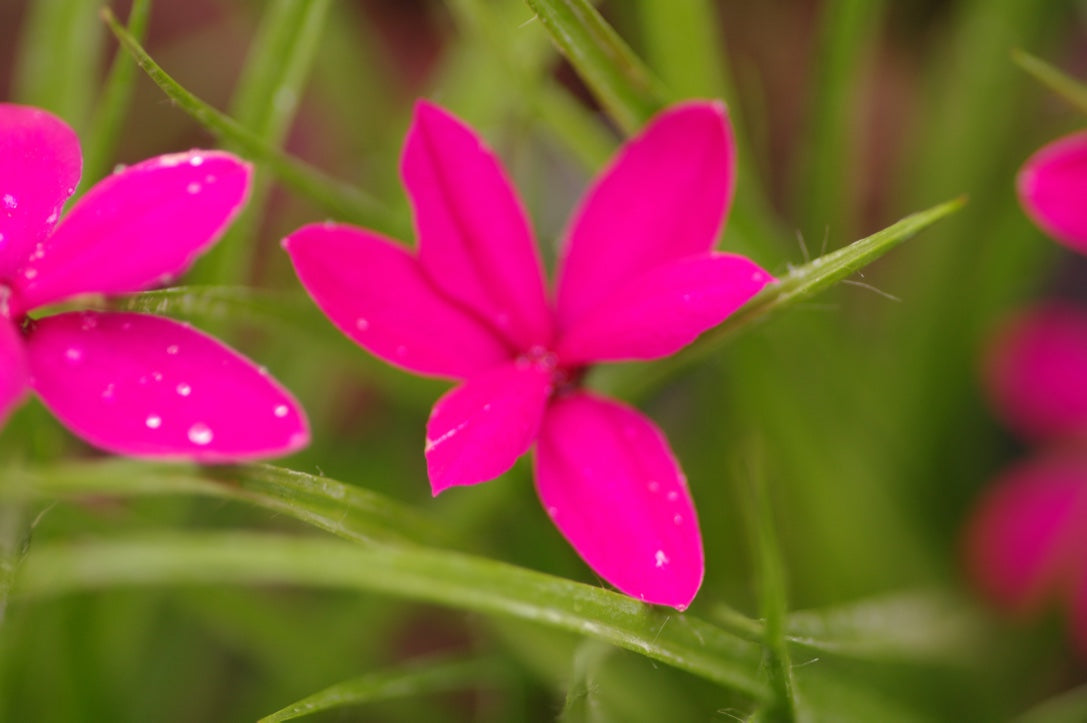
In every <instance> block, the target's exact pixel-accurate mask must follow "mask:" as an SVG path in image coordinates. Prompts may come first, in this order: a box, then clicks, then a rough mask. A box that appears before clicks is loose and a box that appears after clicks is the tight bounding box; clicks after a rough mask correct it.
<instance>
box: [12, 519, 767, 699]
mask: <svg viewBox="0 0 1087 723" xmlns="http://www.w3.org/2000/svg"><path fill="white" fill-rule="evenodd" d="M179 584H199V585H221V584H284V585H297V586H303V587H315V588H331V589H347V590H359V591H366V592H372V593H378V594H384V595H392V596H395V597H401V598H406V599H410V600H416V601H421V602H429V603H435V604H439V605H445V606H448V607H452V608H456V609H460V610H468V611H473V612H478V613H483V614H489V615H499V616H504V617H511V618H516V619H521V620H526V621H529V622H534V623H538V624H540V625H544V626H547V627H551V628H555V629H559V630H566V631H569V632H574V633H578V634H580V635H584V636H586V637H589V638H593V639H596V640H601V641H604V642H607V643H610V644H612V645H616V646H618V647H621V648H625V649H627V650H631V651H634V652H636V653H639V654H640V655H644V656H646V657H648V658H651V659H653V660H657V661H659V662H662V663H666V664H668V665H671V666H674V667H677V668H679V669H681V670H686V671H688V672H690V673H693V674H695V675H697V676H700V677H703V678H706V679H708V680H711V681H714V682H716V683H718V684H720V685H722V686H725V687H728V688H730V689H733V690H735V691H737V692H739V693H742V694H744V695H746V696H748V697H750V698H753V699H756V700H762V699H765V698H766V697H767V690H766V686H765V684H764V683H762V682H761V681H760V680H758V678H757V677H756V676H755V674H754V672H753V671H755V669H756V668H757V667H758V657H759V649H758V647H757V646H755V645H752V644H751V643H749V642H746V641H743V640H740V639H738V638H736V637H734V636H732V635H729V634H727V633H725V632H724V631H722V630H720V629H719V628H716V627H714V626H712V625H709V624H708V623H705V622H703V621H701V620H699V619H697V618H694V617H691V616H688V615H679V614H678V613H675V612H666V611H664V610H660V609H656V608H653V607H651V606H649V605H645V604H643V603H640V602H638V601H636V600H633V599H631V598H629V597H627V596H625V595H621V594H619V593H614V592H610V591H607V590H603V589H601V588H600V587H598V586H595V585H583V584H581V583H576V582H571V581H569V580H563V579H560V578H555V577H551V576H549V575H544V574H542V573H538V572H534V571H531V570H525V569H522V568H518V567H514V566H511V565H507V564H505V563H500V562H494V561H492V560H486V559H481V558H475V557H470V556H467V555H462V554H457V553H450V552H444V551H438V550H430V549H423V548H417V547H360V546H359V545H357V544H353V543H349V542H342V541H338V540H324V539H314V538H308V537H299V536H281V535H268V534H249V533H224V534H208V533H199V534H196V533H190V534H170V535H163V536H146V537H134V538H128V539H112V540H98V541H90V540H79V541H77V542H61V543H42V544H39V545H37V546H36V547H35V548H34V550H33V553H32V554H31V555H29V556H28V557H27V558H26V560H25V561H24V563H23V565H22V566H21V567H20V569H19V571H18V574H17V578H16V588H15V590H16V593H17V594H18V595H22V596H26V597H31V598H36V597H47V596H56V595H63V594H67V593H72V592H76V591H79V590H89V589H101V588H116V587H119V586H126V585H127V586H131V585H137V586H146V585H179ZM673 617H678V618H680V619H679V620H674V621H673V622H672V624H671V625H666V624H663V623H664V622H667V620H668V619H670V618H673Z"/></svg>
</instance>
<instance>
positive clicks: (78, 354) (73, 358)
mask: <svg viewBox="0 0 1087 723" xmlns="http://www.w3.org/2000/svg"><path fill="white" fill-rule="evenodd" d="M64 358H65V359H67V360H68V363H69V364H78V363H79V362H81V361H83V350H82V349H77V348H76V347H74V346H70V347H68V348H67V349H66V350H65V351H64Z"/></svg>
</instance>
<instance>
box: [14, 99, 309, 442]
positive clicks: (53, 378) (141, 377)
mask: <svg viewBox="0 0 1087 723" xmlns="http://www.w3.org/2000/svg"><path fill="white" fill-rule="evenodd" d="M80 170H81V156H80V152H79V142H78V140H77V138H76V137H75V134H74V133H73V132H72V130H71V129H70V128H68V126H67V125H65V124H64V123H63V122H62V121H60V120H59V119H57V118H56V117H54V116H52V115H50V114H49V113H46V112H45V111H42V110H39V109H36V108H30V107H24V106H17V105H9V104H0V421H2V420H3V419H4V418H6V416H7V414H8V413H9V412H10V411H11V409H12V408H13V407H14V406H15V405H16V404H18V403H19V401H20V400H21V399H22V398H23V397H24V396H25V395H26V393H27V392H28V391H33V392H35V393H36V394H37V395H38V396H39V397H40V398H41V400H42V401H43V402H44V403H45V405H46V406H47V407H49V409H50V410H52V412H53V413H54V414H55V415H56V416H57V417H58V418H59V419H60V420H61V421H62V422H63V423H64V424H65V425H66V426H67V427H68V428H69V429H71V430H72V431H73V432H75V433H76V434H78V435H79V436H80V437H82V438H83V439H85V440H86V441H88V442H90V443H91V444H93V445H95V446H98V447H101V448H102V449H105V450H109V451H111V452H117V453H120V454H128V455H135V456H146V457H170V458H186V459H194V460H198V461H202V462H228V461H238V460H244V459H252V458H258V457H266V456H271V455H278V454H285V453H287V452H291V451H294V450H296V449H299V448H300V447H302V446H304V445H305V444H306V443H307V442H308V438H309V432H308V428H307V423H306V420H305V417H304V414H303V412H302V410H301V408H300V407H299V406H298V404H297V402H296V401H295V400H294V399H293V398H292V397H291V395H290V394H289V393H288V392H287V391H286V390H285V389H283V388H282V387H281V386H280V385H279V384H278V383H277V382H275V381H274V380H272V379H271V378H269V377H268V376H267V375H266V374H265V373H264V372H263V371H262V370H261V369H259V368H258V367H256V366H255V365H254V364H253V363H252V362H250V361H248V360H247V359H245V358H244V357H242V356H240V355H239V354H237V353H236V352H234V351H232V350H231V349H229V348H227V347H226V346H224V345H223V344H221V343H219V342H218V341H216V340H215V339H213V338H211V337H209V336H207V335H205V334H202V333H200V332H198V331H196V330H194V329H192V328H190V327H189V326H188V325H186V324H181V323H178V322H175V321H171V320H169V319H164V318H159V317H155V316H149V315H145V314H134V313H101V312H91V311H85V312H67V313H61V314H55V315H51V316H44V317H40V318H38V317H31V316H30V315H29V312H31V311H33V310H36V309H40V308H42V307H46V306H48V305H50V304H54V303H56V302H60V301H66V300H69V299H72V298H74V297H78V296H79V295H82V294H88V293H93V294H116V293H123V292H133V291H139V290H142V289H146V288H148V287H150V286H153V285H156V284H158V283H160V282H161V281H162V280H163V279H164V278H169V277H171V276H173V275H175V274H178V273H181V272H182V271H184V270H185V269H186V268H188V266H189V265H190V264H191V263H192V262H193V260H194V259H195V258H196V256H197V255H199V254H200V253H201V252H202V251H204V250H206V249H207V248H208V247H209V246H210V245H211V244H212V243H214V242H215V240H216V239H217V238H218V236H219V235H220V234H221V233H222V231H223V230H224V229H225V228H226V227H227V225H228V224H229V223H230V221H231V220H232V219H233V218H234V216H235V215H236V214H237V212H238V211H239V210H240V208H241V206H242V204H243V203H244V201H245V198H246V194H247V193H248V189H249V181H250V170H249V167H248V166H247V165H246V164H245V163H242V162H241V161H240V160H238V159H237V158H235V157H234V156H231V155H229V154H226V153H221V152H207V151H190V152H188V153H180V154H176V155H168V156H159V157H157V158H152V159H150V160H147V161H144V162H142V163H139V164H137V165H134V166H131V167H130V168H127V169H125V170H123V171H122V172H120V173H116V174H114V175H113V176H110V177H109V178H107V179H105V180H104V181H102V182H101V183H99V184H97V185H96V186H94V187H93V188H92V189H90V190H89V191H88V192H87V193H86V195H85V196H83V197H82V198H81V199H80V200H79V201H78V202H77V203H76V204H75V205H74V206H73V207H72V209H71V210H70V211H69V212H68V213H67V214H66V215H65V217H64V219H63V220H62V221H61V222H60V223H59V224H58V222H57V220H58V217H59V215H60V212H61V208H62V207H63V205H64V203H65V201H66V200H67V199H68V198H69V197H70V196H71V195H72V193H73V192H74V190H75V187H76V185H77V183H78V182H79V177H80Z"/></svg>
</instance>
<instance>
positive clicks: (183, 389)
mask: <svg viewBox="0 0 1087 723" xmlns="http://www.w3.org/2000/svg"><path fill="white" fill-rule="evenodd" d="M177 393H178V394H180V395H181V396H183V397H187V396H189V395H190V394H192V387H191V386H189V385H188V384H186V383H185V382H181V383H180V384H178V385H177Z"/></svg>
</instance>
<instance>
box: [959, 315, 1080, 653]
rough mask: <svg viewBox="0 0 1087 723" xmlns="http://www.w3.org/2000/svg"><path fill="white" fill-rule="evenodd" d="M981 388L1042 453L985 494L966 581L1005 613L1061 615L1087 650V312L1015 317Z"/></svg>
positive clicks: (971, 538)
mask: <svg viewBox="0 0 1087 723" xmlns="http://www.w3.org/2000/svg"><path fill="white" fill-rule="evenodd" d="M985 381H986V387H987V390H988V392H989V396H990V397H991V399H992V401H993V404H994V406H995V408H996V410H997V412H998V413H999V414H1000V416H1001V417H1002V418H1003V419H1004V420H1005V421H1006V422H1007V424H1008V425H1009V426H1010V427H1011V428H1013V429H1014V430H1016V431H1017V432H1019V433H1020V434H1022V435H1024V436H1026V437H1029V438H1031V439H1032V440H1034V441H1036V442H1040V443H1044V444H1045V445H1046V448H1044V449H1043V450H1042V451H1041V453H1037V454H1036V455H1035V457H1033V458H1032V459H1030V460H1027V461H1025V462H1021V463H1019V464H1017V465H1016V466H1014V467H1013V468H1011V469H1010V470H1008V471H1006V472H1005V473H1003V474H1002V475H1001V476H1000V478H999V479H998V480H997V482H996V483H995V484H994V485H993V486H992V487H991V488H990V489H989V490H987V491H986V493H985V494H984V495H983V497H982V499H981V501H980V502H979V504H978V508H977V510H976V511H975V513H974V516H973V518H972V520H971V523H970V525H969V527H968V529H967V535H966V546H967V547H966V550H967V562H968V566H969V569H970V572H971V574H972V576H973V578H974V580H975V581H976V583H977V584H978V587H979V588H980V589H981V590H982V592H984V593H985V594H986V596H987V597H988V598H989V599H991V600H993V601H994V602H996V603H997V604H998V605H999V606H1001V607H1002V608H1004V609H1006V610H1008V611H1010V612H1012V613H1016V614H1020V615H1033V614H1035V613H1037V612H1038V611H1039V610H1040V609H1042V608H1043V607H1044V606H1046V605H1048V604H1052V603H1057V604H1058V605H1060V606H1062V607H1064V608H1065V609H1066V610H1067V611H1068V613H1069V614H1070V616H1071V618H1072V621H1073V630H1074V633H1075V636H1076V640H1077V642H1078V643H1079V645H1080V647H1081V648H1082V649H1083V650H1084V651H1087V448H1085V447H1084V443H1085V442H1087V312H1085V311H1084V310H1082V309H1080V308H1077V307H1074V306H1071V305H1068V304H1063V303H1062V304H1058V303H1055V302H1050V303H1048V304H1045V305H1043V306H1039V307H1036V308H1033V309H1030V310H1027V311H1025V312H1021V313H1020V314H1018V315H1017V316H1016V317H1014V318H1013V319H1012V320H1010V321H1009V322H1008V323H1007V324H1006V325H1005V326H1004V327H1003V328H1002V329H1001V330H1000V333H999V334H998V335H997V336H996V338H995V341H994V343H993V345H992V347H991V349H990V350H989V353H988V356H987V358H986V369H985Z"/></svg>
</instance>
